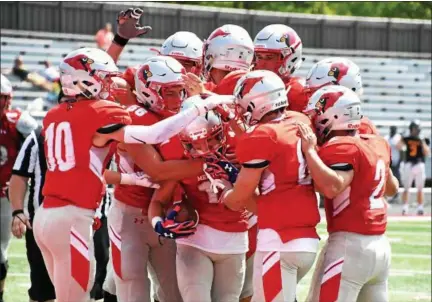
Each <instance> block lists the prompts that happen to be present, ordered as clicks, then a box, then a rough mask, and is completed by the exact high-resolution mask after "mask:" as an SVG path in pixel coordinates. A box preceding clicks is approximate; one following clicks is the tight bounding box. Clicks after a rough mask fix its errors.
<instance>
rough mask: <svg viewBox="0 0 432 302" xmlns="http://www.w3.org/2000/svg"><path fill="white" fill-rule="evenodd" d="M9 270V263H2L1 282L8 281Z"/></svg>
mask: <svg viewBox="0 0 432 302" xmlns="http://www.w3.org/2000/svg"><path fill="white" fill-rule="evenodd" d="M8 268H9V263H8V262H7V261H6V262H5V263H0V280H4V279H6V275H7V271H8Z"/></svg>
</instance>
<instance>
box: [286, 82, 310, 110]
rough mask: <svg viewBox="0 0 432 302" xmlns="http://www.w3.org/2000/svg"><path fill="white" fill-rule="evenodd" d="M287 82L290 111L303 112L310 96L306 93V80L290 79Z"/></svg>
mask: <svg viewBox="0 0 432 302" xmlns="http://www.w3.org/2000/svg"><path fill="white" fill-rule="evenodd" d="M284 82H285V88H286V90H287V97H288V110H292V111H297V112H303V110H305V109H306V106H307V104H308V102H309V95H308V94H307V93H306V92H305V91H304V82H305V80H304V79H302V78H298V77H290V78H288V79H287V80H285V81H284Z"/></svg>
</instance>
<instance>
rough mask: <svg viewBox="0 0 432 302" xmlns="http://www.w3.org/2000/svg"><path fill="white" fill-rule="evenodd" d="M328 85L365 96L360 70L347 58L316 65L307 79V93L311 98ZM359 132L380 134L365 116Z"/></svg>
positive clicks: (324, 61) (323, 61)
mask: <svg viewBox="0 0 432 302" xmlns="http://www.w3.org/2000/svg"><path fill="white" fill-rule="evenodd" d="M328 85H340V86H344V87H346V88H348V89H351V90H352V91H354V92H355V93H356V94H357V95H358V96H361V95H362V94H363V84H362V78H361V75H360V68H359V67H358V66H357V65H356V64H355V63H354V62H352V61H351V60H348V59H345V58H337V57H336V58H327V59H323V60H321V61H319V62H318V63H316V64H315V65H314V66H312V68H311V69H310V70H309V73H308V75H307V77H306V87H305V91H306V93H307V94H308V95H309V97H310V96H312V94H313V93H314V92H315V91H317V90H318V89H320V88H321V87H325V86H328ZM358 131H359V132H360V133H362V134H379V133H378V130H377V129H376V127H375V125H374V124H373V123H372V121H371V120H369V119H368V118H367V117H366V116H363V117H362V119H361V123H360V128H359V129H358Z"/></svg>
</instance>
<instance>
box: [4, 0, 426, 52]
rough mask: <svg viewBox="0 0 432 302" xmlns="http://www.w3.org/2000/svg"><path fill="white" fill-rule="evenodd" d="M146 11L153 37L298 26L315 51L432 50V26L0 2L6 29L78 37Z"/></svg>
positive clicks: (161, 7) (210, 10)
mask: <svg viewBox="0 0 432 302" xmlns="http://www.w3.org/2000/svg"><path fill="white" fill-rule="evenodd" d="M130 6H134V7H142V8H144V15H143V18H142V19H143V20H144V22H143V23H145V24H149V25H151V26H152V27H153V31H152V33H151V34H150V35H149V36H148V37H149V38H154V39H165V38H166V37H168V36H169V35H171V34H173V33H174V32H176V31H179V30H187V31H192V32H195V33H196V34H197V35H198V36H199V37H201V38H205V37H207V36H208V35H209V34H210V33H211V32H212V30H213V29H215V28H216V27H218V26H221V25H223V24H227V23H231V24H237V25H240V26H243V27H244V28H245V29H246V30H248V31H249V33H250V34H251V36H252V37H254V36H255V35H256V33H257V32H258V31H259V30H260V29H261V28H263V27H264V26H266V25H268V24H272V23H282V24H287V25H289V26H291V27H293V28H294V29H295V30H296V31H297V32H298V34H299V35H300V37H301V38H302V40H303V44H304V45H305V46H306V47H309V48H330V49H357V50H374V51H395V52H418V53H430V52H431V51H432V46H431V44H432V38H431V36H432V30H431V22H430V21H427V20H406V19H389V18H360V17H341V16H325V15H309V14H294V13H279V12H268V11H253V10H244V9H225V8H214V7H200V6H192V5H176V4H168V3H152V2H133V3H130V2H109V3H103V2H91V3H88V2H10V1H5V2H1V3H0V27H1V28H2V29H19V30H32V31H48V32H61V33H76V34H94V33H95V32H96V31H97V30H98V29H99V28H100V27H101V26H102V25H103V24H104V23H105V22H112V23H115V20H116V16H117V13H118V12H119V11H120V10H123V9H125V8H127V7H130Z"/></svg>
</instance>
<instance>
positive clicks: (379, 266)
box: [299, 85, 398, 302]
mask: <svg viewBox="0 0 432 302" xmlns="http://www.w3.org/2000/svg"><path fill="white" fill-rule="evenodd" d="M306 112H307V113H308V115H309V117H310V118H311V120H312V122H313V124H314V128H315V129H316V133H317V136H318V141H319V142H320V143H321V146H320V148H319V151H317V138H316V136H315V134H314V132H313V131H312V130H311V129H310V128H309V127H307V126H305V125H304V124H301V123H300V124H299V128H300V135H301V138H302V150H303V153H304V154H305V158H306V162H307V164H308V167H309V171H310V174H311V176H312V179H313V180H314V185H315V188H317V189H318V191H319V192H321V193H322V194H323V195H324V196H325V211H326V217H327V231H328V232H329V238H328V241H327V244H326V246H325V247H324V250H323V251H322V257H321V256H320V260H319V261H318V264H317V268H316V271H315V274H314V278H313V283H312V287H311V291H310V295H309V298H308V301H323V302H324V301H325V302H329V301H340V302H342V301H343V302H350V301H353V302H354V301H364V302H366V301H383V302H385V301H388V296H387V286H388V284H387V282H388V275H389V267H390V258H391V252H390V244H389V242H388V240H387V238H386V237H385V235H384V233H385V230H386V224H387V209H386V208H387V204H386V202H385V201H384V195H394V194H395V193H396V192H397V188H398V182H397V179H396V178H395V177H394V176H393V175H392V173H391V170H390V168H389V165H390V147H389V145H388V143H387V141H386V140H385V139H384V138H383V137H381V136H378V135H370V134H364V135H363V134H358V133H357V129H358V128H359V127H360V123H361V118H362V112H361V105H360V99H359V97H358V96H357V95H356V94H355V93H354V92H353V91H352V90H350V89H348V88H346V87H342V86H335V85H333V86H328V87H324V88H321V89H319V90H318V91H316V92H315V93H314V94H313V95H312V97H311V99H310V101H309V104H308V107H307V108H306Z"/></svg>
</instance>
